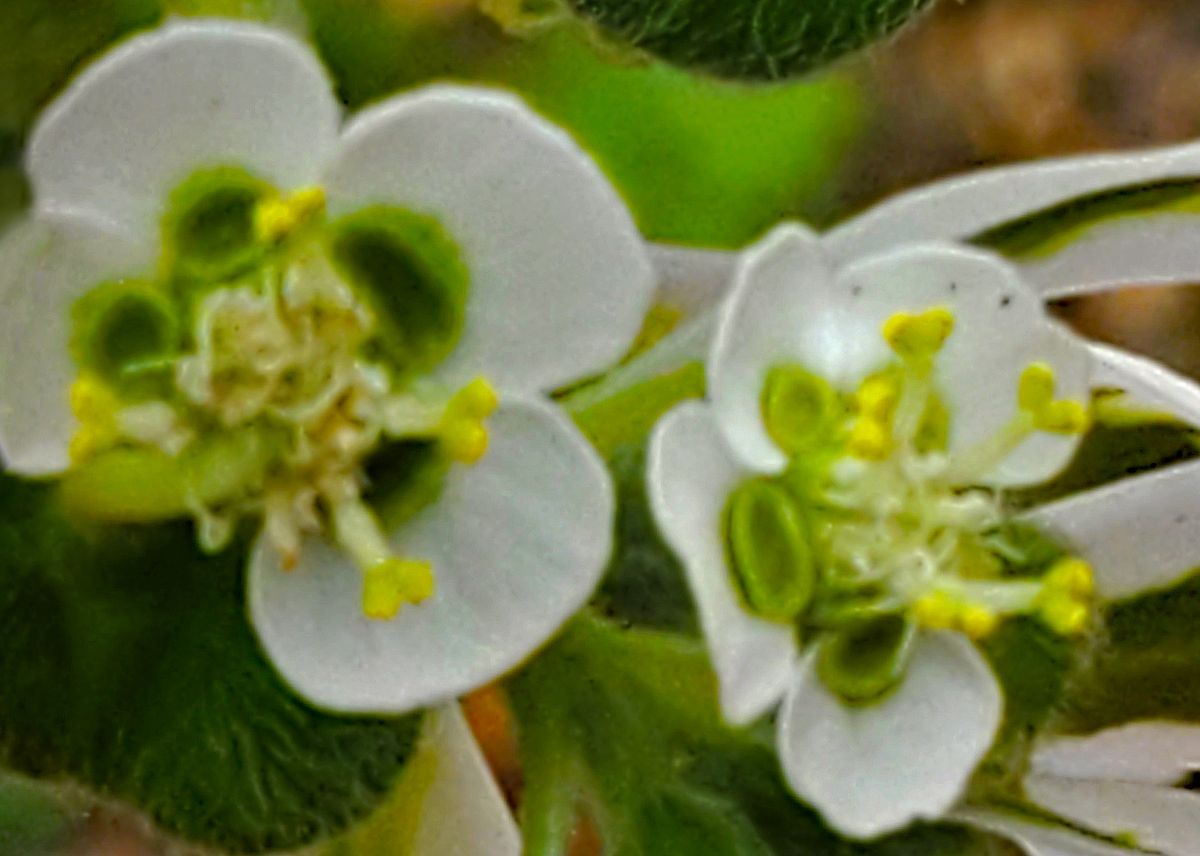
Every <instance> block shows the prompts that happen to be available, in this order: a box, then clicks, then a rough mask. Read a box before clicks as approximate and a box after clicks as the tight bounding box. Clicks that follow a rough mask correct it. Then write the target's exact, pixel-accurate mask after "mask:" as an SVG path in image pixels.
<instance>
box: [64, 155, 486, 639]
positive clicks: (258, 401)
mask: <svg viewBox="0 0 1200 856" xmlns="http://www.w3.org/2000/svg"><path fill="white" fill-rule="evenodd" d="M190 184H197V185H198V186H197V187H191V186H189V183H185V186H184V187H183V188H181V190H180V191H179V192H177V194H176V204H177V206H178V205H180V204H182V210H174V209H173V210H172V213H171V214H169V215H168V217H167V219H166V221H165V226H166V230H165V231H166V235H167V248H166V251H165V252H164V258H165V259H167V260H168V263H167V264H166V265H165V267H166V268H167V270H166V272H165V274H164V275H163V276H162V277H161V279H160V280H159V281H156V282H119V283H106V284H103V285H101V286H98V287H97V288H96V289H93V291H92V292H90V293H89V294H87V295H85V296H84V298H82V299H81V300H80V301H79V302H78V304H77V305H76V307H75V313H74V322H75V335H74V337H73V342H72V344H73V347H74V351H75V355H76V360H77V362H78V363H79V365H80V374H79V377H78V379H77V380H76V382H75V383H74V385H73V387H72V389H71V400H72V406H73V410H74V412H75V414H76V417H77V418H78V421H79V429H78V431H77V433H76V435H75V437H74V438H73V441H72V445H71V454H72V460H73V467H72V471H71V472H70V473H69V474H68V476H67V478H66V480H65V482H64V491H65V496H66V497H67V498H68V500H69V501H71V502H72V505H73V507H76V508H78V509H80V510H83V511H85V512H88V513H91V514H93V515H94V516H97V517H101V518H105V519H111V520H120V521H124V522H148V521H152V520H162V519H167V518H171V517H181V516H187V517H191V518H192V519H193V520H194V521H195V525H196V531H197V539H198V541H199V543H200V545H201V547H203V548H204V549H205V550H209V551H216V550H219V549H222V548H223V547H224V546H225V545H226V544H227V543H228V542H229V541H230V539H231V538H232V536H233V534H234V532H235V530H236V528H237V525H238V523H239V521H241V520H242V519H244V518H246V517H256V518H259V519H261V522H262V530H263V533H264V535H265V537H266V538H268V539H269V541H270V543H271V544H272V545H273V547H274V548H275V550H276V552H277V553H278V555H279V556H280V557H281V563H282V566H283V569H284V570H289V569H291V568H293V567H295V565H296V563H297V562H298V561H299V558H300V549H301V543H302V540H303V536H304V535H305V534H307V533H317V532H324V533H325V534H327V535H328V536H329V537H331V538H332V539H334V540H335V541H336V542H337V543H338V544H339V545H340V546H341V547H342V548H343V550H344V551H345V553H346V554H347V555H348V556H350V557H351V558H352V559H353V561H354V562H355V564H356V565H357V566H358V567H359V569H360V570H361V572H362V574H363V579H364V583H363V603H362V607H363V611H364V613H365V614H366V615H367V616H368V617H371V618H376V619H388V618H391V617H393V616H395V615H396V614H397V612H398V611H399V610H400V608H401V607H402V606H403V604H405V603H419V602H420V601H422V600H424V599H426V598H428V597H429V596H430V595H431V594H432V592H433V588H434V578H433V569H432V568H431V566H430V564H429V563H428V562H424V561H420V560H417V559H412V558H408V557H402V556H398V555H395V553H394V552H393V550H392V548H391V547H390V545H389V543H388V540H387V538H386V536H385V529H384V526H383V524H382V522H381V520H380V515H379V514H378V513H377V510H376V509H375V508H374V507H373V505H372V503H370V502H368V499H367V498H366V497H367V496H368V492H369V491H371V490H372V489H373V488H375V487H377V485H373V484H371V483H370V482H369V480H368V478H367V472H368V467H369V464H370V463H371V460H372V459H373V458H377V457H378V456H377V455H376V453H378V452H380V451H381V450H385V451H386V449H387V448H394V447H398V446H400V447H411V448H414V449H417V450H419V451H420V452H421V453H422V454H423V455H424V456H425V457H426V458H429V459H432V460H434V461H435V463H436V462H438V461H440V462H442V464H441V465H439V466H436V467H435V468H434V469H435V470H436V475H437V478H438V479H439V484H440V478H441V476H442V474H444V472H445V466H446V465H449V464H450V463H462V464H472V463H475V462H476V461H478V460H479V459H480V458H482V457H483V455H484V454H485V453H486V451H487V446H488V433H487V428H486V419H487V417H488V416H489V415H490V414H491V413H492V412H493V411H494V410H495V408H496V406H497V403H498V402H497V397H496V393H495V391H494V390H493V389H492V387H491V386H490V385H489V384H488V383H487V381H486V380H484V379H482V378H479V379H476V380H474V381H472V382H470V383H468V384H467V385H466V386H465V387H463V388H462V389H459V390H457V391H453V390H447V389H445V388H443V387H440V386H439V385H437V384H435V383H433V382H431V381H429V380H428V379H426V378H425V377H423V372H422V371H421V370H422V369H424V368H426V367H427V366H429V365H431V364H432V363H434V362H436V361H437V360H438V359H440V357H441V356H444V354H445V353H446V352H447V351H448V350H449V347H451V346H452V338H453V335H455V334H456V332H457V325H458V322H459V319H460V316H461V303H462V297H463V293H464V288H465V285H464V284H463V283H462V282H460V281H459V279H458V276H459V274H460V273H461V267H460V265H459V264H458V262H457V258H455V257H454V256H453V255H452V254H450V255H449V256H448V259H442V258H440V257H439V253H442V254H443V255H446V254H447V246H448V245H447V242H446V241H445V239H444V238H443V237H442V236H441V234H440V232H438V231H437V228H436V224H433V223H432V222H431V221H428V220H427V219H426V218H422V217H419V216H418V215H413V214H411V213H409V212H404V211H399V210H395V209H368V211H366V212H359V213H358V214H355V215H351V216H350V217H348V218H344V219H343V220H342V221H339V222H335V223H333V224H327V223H325V221H324V194H323V193H322V191H321V190H320V189H319V188H306V189H303V190H300V191H297V192H295V193H293V194H291V195H290V196H282V195H280V194H278V193H275V192H273V191H271V190H270V189H269V188H266V187H265V186H262V185H260V184H259V183H256V182H254V181H253V180H252V179H250V178H248V177H246V176H244V175H243V174H240V173H232V174H231V173H230V172H229V171H217V172H215V173H205V174H201V175H200V176H198V177H197V178H195V179H193V180H192V181H191V182H190ZM180 200H182V202H180ZM443 271H449V273H448V274H447V275H446V276H445V280H446V281H445V282H440V281H439V280H438V274H439V273H440V272H443ZM424 322H427V323H424ZM426 469H428V468H426ZM426 481H427V479H426ZM404 487H405V486H402V490H403V489H404ZM414 493H415V491H414ZM429 498H430V497H425V498H424V500H423V501H428V499H429ZM391 505H393V506H396V505H404V506H407V507H408V512H407V513H409V514H411V513H412V512H413V510H414V508H413V506H414V505H416V506H419V505H420V502H419V501H418V502H407V503H395V502H393V503H391Z"/></svg>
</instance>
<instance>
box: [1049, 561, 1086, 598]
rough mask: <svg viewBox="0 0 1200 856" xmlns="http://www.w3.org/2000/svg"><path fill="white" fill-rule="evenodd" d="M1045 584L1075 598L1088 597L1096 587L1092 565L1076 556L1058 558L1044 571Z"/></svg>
mask: <svg viewBox="0 0 1200 856" xmlns="http://www.w3.org/2000/svg"><path fill="white" fill-rule="evenodd" d="M1045 581H1046V586H1047V587H1048V588H1050V589H1053V590H1054V591H1057V592H1063V593H1066V594H1068V595H1070V596H1072V597H1074V598H1076V599H1084V598H1088V597H1090V596H1091V595H1092V592H1094V591H1095V589H1096V578H1095V574H1094V573H1093V571H1092V566H1091V565H1089V564H1088V563H1087V562H1085V561H1084V560H1083V559H1081V558H1079V557H1078V556H1070V557H1068V558H1065V559H1059V560H1058V561H1057V562H1055V563H1054V565H1053V566H1051V568H1050V570H1049V571H1047V572H1046V576H1045Z"/></svg>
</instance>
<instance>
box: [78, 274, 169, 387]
mask: <svg viewBox="0 0 1200 856" xmlns="http://www.w3.org/2000/svg"><path fill="white" fill-rule="evenodd" d="M71 322H72V330H71V345H70V346H71V355H72V357H74V359H75V363H76V365H78V366H79V368H80V369H81V370H84V371H91V372H94V373H95V374H97V375H98V376H100V377H101V378H103V379H104V380H105V381H107V382H108V383H110V384H112V385H113V386H114V387H116V388H117V389H118V390H119V391H121V392H122V393H123V394H126V395H132V396H140V395H144V396H152V395H155V394H158V393H160V392H161V391H162V385H163V383H162V381H163V375H162V366H163V365H164V364H165V362H166V361H167V360H168V359H169V358H170V357H171V355H172V354H174V353H175V352H176V350H177V349H178V347H179V336H180V331H179V323H178V319H177V318H176V315H175V308H174V306H173V305H172V304H171V301H170V299H169V298H168V296H167V295H166V294H164V293H163V292H162V291H161V290H160V289H158V288H157V287H155V286H154V285H153V284H152V283H149V282H144V281H142V280H119V281H115V282H106V283H102V284H100V285H98V286H96V287H95V288H92V289H90V290H89V291H88V292H86V293H85V294H84V295H83V296H81V297H80V298H79V299H78V300H76V301H75V303H74V305H73V306H72V307H71Z"/></svg>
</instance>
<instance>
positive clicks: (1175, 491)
mask: <svg viewBox="0 0 1200 856" xmlns="http://www.w3.org/2000/svg"><path fill="white" fill-rule="evenodd" d="M1197 495H1200V461H1189V462H1187V463H1183V464H1177V465H1175V466H1172V467H1165V468H1161V469H1157V470H1153V471H1152V472H1149V473H1146V474H1144V475H1138V476H1132V477H1130V478H1127V479H1122V480H1121V481H1118V482H1113V483H1112V484H1107V485H1104V486H1102V487H1098V488H1094V489H1092V490H1089V491H1086V492H1084V493H1080V494H1076V495H1075V496H1070V497H1067V498H1066V499H1063V500H1060V501H1058V502H1053V503H1049V504H1047V505H1043V506H1041V507H1040V508H1036V509H1034V510H1033V511H1031V512H1030V513H1029V514H1028V515H1026V519H1027V520H1029V521H1030V522H1031V523H1033V524H1035V525H1036V526H1040V527H1043V528H1045V529H1046V530H1047V531H1048V532H1050V533H1051V534H1054V535H1057V536H1058V537H1060V538H1062V539H1063V540H1064V541H1066V542H1067V543H1068V544H1070V545H1071V546H1072V549H1074V550H1075V551H1076V552H1078V553H1080V554H1082V556H1083V557H1084V558H1085V559H1087V560H1088V561H1089V562H1091V564H1092V567H1093V568H1094V569H1095V572H1096V589H1097V591H1098V592H1099V593H1100V594H1101V595H1102V596H1103V597H1105V598H1122V597H1129V596H1131V595H1135V594H1138V593H1140V592H1143V591H1147V590H1150V589H1156V588H1162V587H1164V586H1168V585H1171V584H1173V583H1175V582H1178V581H1179V580H1180V579H1181V578H1182V577H1184V576H1186V575H1187V574H1189V573H1190V572H1191V571H1192V570H1193V569H1194V568H1195V567H1196V561H1197V556H1200V526H1197V520H1196V514H1195V509H1196V497H1197ZM1134 533H1136V535H1135V534H1134Z"/></svg>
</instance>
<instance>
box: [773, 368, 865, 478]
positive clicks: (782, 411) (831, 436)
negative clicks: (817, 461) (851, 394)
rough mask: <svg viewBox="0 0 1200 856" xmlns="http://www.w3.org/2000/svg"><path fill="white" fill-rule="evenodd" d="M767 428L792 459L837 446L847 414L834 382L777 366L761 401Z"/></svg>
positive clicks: (794, 369)
mask: <svg viewBox="0 0 1200 856" xmlns="http://www.w3.org/2000/svg"><path fill="white" fill-rule="evenodd" d="M760 406H761V409H762V417H763V425H765V426H766V429H767V433H768V434H769V435H770V436H771V439H772V440H774V441H775V444H776V445H777V446H779V448H780V449H782V450H783V451H784V452H786V453H787V454H788V455H789V456H796V455H801V454H804V453H806V452H815V451H819V450H820V449H821V448H822V447H823V446H824V447H828V448H829V450H830V451H835V450H834V448H833V444H834V442H835V439H836V437H837V432H838V429H839V428H840V425H841V422H842V421H843V419H844V417H845V415H846V413H845V408H844V407H843V406H842V402H841V396H840V395H839V394H838V392H837V390H835V389H834V388H833V387H832V386H831V385H830V383H829V382H828V381H827V380H825V379H824V378H822V377H819V376H818V375H815V374H813V373H812V372H810V371H808V370H807V369H805V368H802V367H801V366H796V365H786V366H775V367H773V368H772V369H771V370H770V371H769V372H767V379H766V382H765V383H764V384H763V391H762V401H761V404H760Z"/></svg>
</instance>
